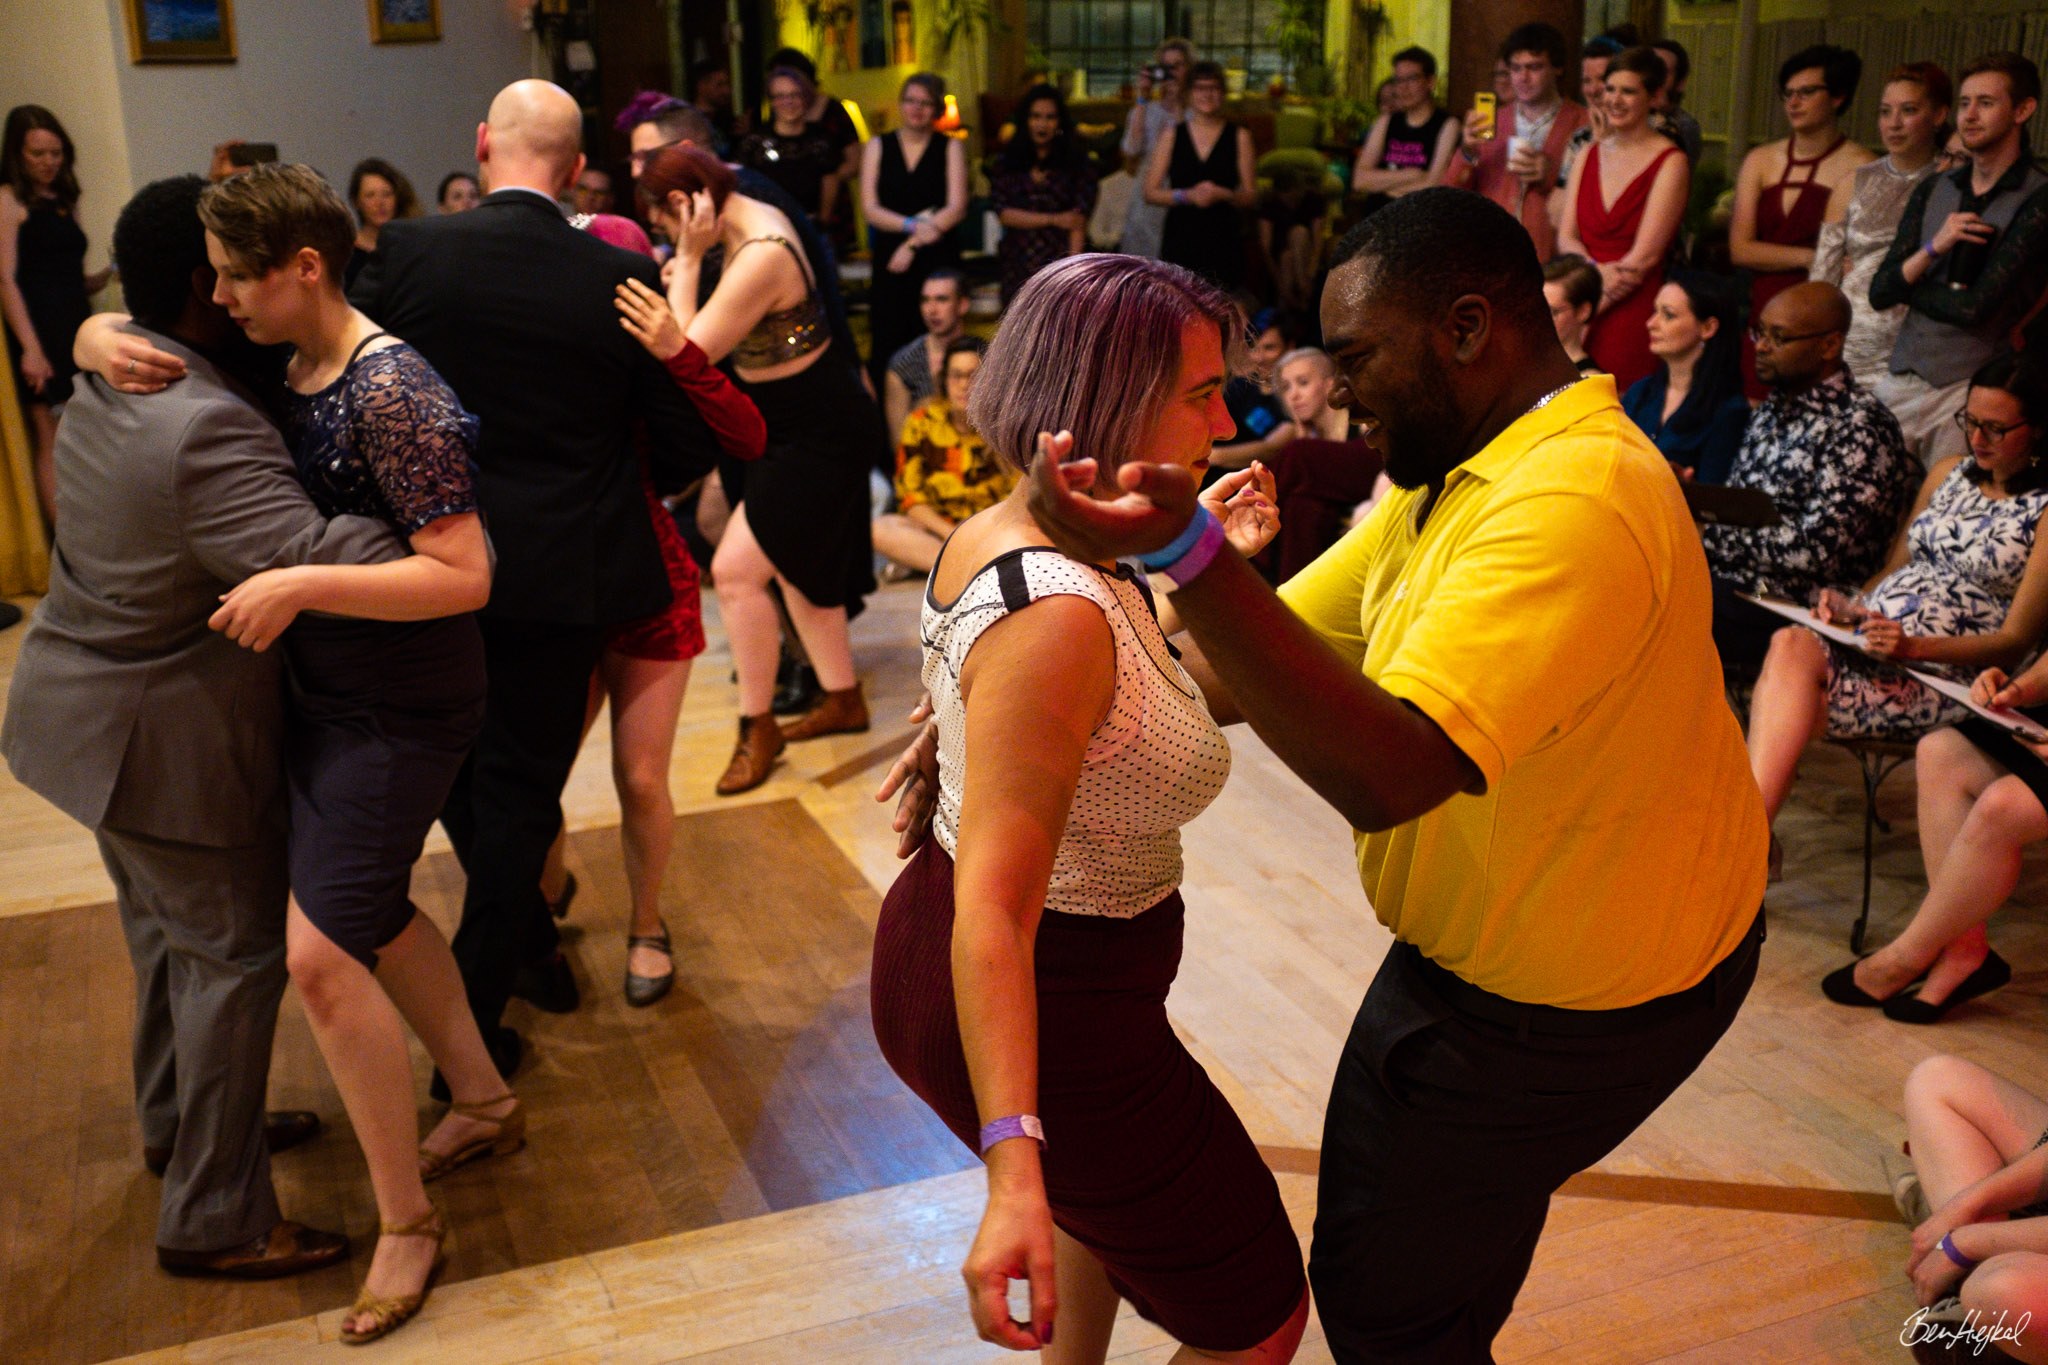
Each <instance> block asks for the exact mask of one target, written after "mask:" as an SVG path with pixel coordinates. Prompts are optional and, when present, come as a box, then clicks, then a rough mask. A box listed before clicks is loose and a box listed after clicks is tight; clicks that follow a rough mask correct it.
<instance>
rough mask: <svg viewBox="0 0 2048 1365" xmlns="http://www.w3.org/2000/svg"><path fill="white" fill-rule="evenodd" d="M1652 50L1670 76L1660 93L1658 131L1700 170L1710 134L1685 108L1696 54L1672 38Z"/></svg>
mask: <svg viewBox="0 0 2048 1365" xmlns="http://www.w3.org/2000/svg"><path fill="white" fill-rule="evenodd" d="M1650 47H1651V50H1653V51H1654V52H1656V54H1657V55H1658V56H1659V57H1662V58H1663V59H1664V70H1665V71H1666V72H1667V73H1668V75H1667V76H1666V79H1665V81H1664V88H1663V89H1662V90H1660V91H1658V92H1657V112H1656V113H1655V114H1654V115H1653V116H1652V118H1653V121H1654V122H1655V123H1656V125H1657V131H1658V132H1660V133H1662V134H1664V136H1666V137H1668V138H1670V139H1671V140H1672V141H1673V142H1675V143H1677V144H1678V149H1679V150H1680V151H1682V152H1684V153H1685V159H1686V160H1687V161H1689V162H1691V163H1692V164H1693V165H1695V166H1697V165H1699V164H1700V153H1701V151H1703V150H1704V149H1705V147H1706V134H1705V133H1703V132H1702V131H1701V129H1700V121H1699V120H1698V119H1696V118H1694V117H1693V116H1692V115H1691V114H1689V113H1687V112H1686V110H1685V107H1684V106H1685V83H1686V82H1687V81H1689V80H1691V79H1692V54H1691V53H1689V52H1687V51H1686V50H1685V44H1683V43H1680V42H1674V41H1673V40H1671V39H1669V38H1659V39H1658V40H1657V41H1656V42H1654V43H1651V44H1650Z"/></svg>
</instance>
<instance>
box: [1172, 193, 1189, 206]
mask: <svg viewBox="0 0 2048 1365" xmlns="http://www.w3.org/2000/svg"><path fill="white" fill-rule="evenodd" d="M1173 202H1174V206H1175V207H1176V208H1179V207H1181V206H1184V205H1185V204H1186V203H1187V202H1188V192H1187V191H1186V190H1175V191H1174V192H1173Z"/></svg>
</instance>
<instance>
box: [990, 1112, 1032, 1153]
mask: <svg viewBox="0 0 2048 1365" xmlns="http://www.w3.org/2000/svg"><path fill="white" fill-rule="evenodd" d="M1020 1137H1028V1138H1030V1139H1031V1140H1032V1141H1033V1142H1036V1143H1037V1144H1038V1146H1039V1149H1040V1150H1041V1151H1043V1150H1044V1148H1045V1125H1044V1124H1042V1123H1040V1122H1039V1121H1038V1118H1037V1116H1036V1115H1034V1114H1012V1115H1010V1116H1009V1117H1008V1118H1004V1119H991V1120H990V1121H989V1122H987V1123H984V1124H982V1125H981V1154H982V1155H983V1156H987V1155H988V1149H989V1148H991V1147H993V1146H995V1145H996V1144H997V1143H998V1142H1007V1141H1009V1140H1010V1139H1011V1138H1020Z"/></svg>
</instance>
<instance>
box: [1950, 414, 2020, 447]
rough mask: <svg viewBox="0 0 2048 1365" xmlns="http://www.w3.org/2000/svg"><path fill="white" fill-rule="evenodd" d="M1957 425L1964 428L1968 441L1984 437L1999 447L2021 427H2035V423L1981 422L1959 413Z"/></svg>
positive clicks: (1965, 437) (1964, 434)
mask: <svg viewBox="0 0 2048 1365" xmlns="http://www.w3.org/2000/svg"><path fill="white" fill-rule="evenodd" d="M1956 425H1957V426H1959V427H1961V428H1962V430H1963V437H1964V439H1966V440H1967V439H1968V438H1969V437H1972V436H1982V437H1983V438H1984V439H1985V440H1987V441H1989V442H1991V444H1993V445H1997V444H1998V443H1999V442H2000V441H2003V440H2004V439H2005V438H2006V437H2008V436H2010V435H2012V433H2014V432H2015V431H2018V430H2019V429H2020V428H2021V427H2030V426H2032V425H2033V423H2032V422H1984V421H1979V420H1978V419H1977V418H1975V417H1972V416H1970V414H1969V413H1967V412H1959V413H1957V414H1956Z"/></svg>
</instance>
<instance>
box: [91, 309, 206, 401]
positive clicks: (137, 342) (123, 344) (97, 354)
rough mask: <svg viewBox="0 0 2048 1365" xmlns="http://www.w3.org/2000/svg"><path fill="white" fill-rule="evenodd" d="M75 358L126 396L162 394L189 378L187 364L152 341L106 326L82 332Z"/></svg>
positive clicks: (97, 325)
mask: <svg viewBox="0 0 2048 1365" xmlns="http://www.w3.org/2000/svg"><path fill="white" fill-rule="evenodd" d="M71 358H72V359H73V360H74V361H76V362H77V364H78V367H79V368H80V369H82V370H90V371H91V372H92V373H94V374H96V375H98V376H99V377H100V378H102V379H104V380H106V381H107V382H108V383H109V384H111V385H113V386H114V387H115V388H116V389H118V390H120V391H121V392H122V393H161V392H162V391H163V389H164V386H165V385H167V384H169V383H171V382H172V381H173V380H177V379H183V378H184V377H185V362H184V361H182V360H180V359H179V358H178V357H177V356H175V355H172V354H171V353H170V352H169V351H166V350H162V349H160V348H159V347H157V346H155V345H153V344H152V343H151V342H150V340H149V338H148V337H145V336H139V335H137V334H136V333H134V332H124V331H122V330H121V329H120V328H119V327H116V326H108V325H106V324H103V323H87V324H86V325H85V326H83V327H81V328H79V329H78V337H77V340H76V341H75V342H74V343H73V345H72V348H71Z"/></svg>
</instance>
